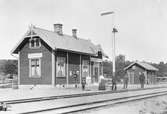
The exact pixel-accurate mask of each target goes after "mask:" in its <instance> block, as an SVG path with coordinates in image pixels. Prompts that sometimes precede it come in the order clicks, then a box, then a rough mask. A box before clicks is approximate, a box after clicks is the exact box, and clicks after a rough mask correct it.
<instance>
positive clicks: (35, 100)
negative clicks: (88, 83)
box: [0, 86, 167, 104]
mask: <svg viewBox="0 0 167 114" xmlns="http://www.w3.org/2000/svg"><path fill="white" fill-rule="evenodd" d="M160 88H167V87H166V86H164V87H153V88H144V89H131V90H118V91H98V92H89V93H82V94H70V95H61V96H48V97H38V98H29V99H18V100H5V101H0V102H5V103H7V104H19V103H28V102H39V101H47V100H56V99H65V98H75V97H85V96H93V95H101V94H111V93H122V92H128V91H141V90H150V89H160Z"/></svg>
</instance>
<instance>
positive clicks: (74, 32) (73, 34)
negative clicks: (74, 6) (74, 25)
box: [72, 29, 77, 38]
mask: <svg viewBox="0 0 167 114" xmlns="http://www.w3.org/2000/svg"><path fill="white" fill-rule="evenodd" d="M72 36H73V37H74V38H77V29H72Z"/></svg>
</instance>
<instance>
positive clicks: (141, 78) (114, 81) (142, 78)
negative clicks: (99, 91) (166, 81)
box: [81, 72, 145, 90]
mask: <svg viewBox="0 0 167 114" xmlns="http://www.w3.org/2000/svg"><path fill="white" fill-rule="evenodd" d="M128 82H129V77H128V74H127V73H126V74H125V76H124V78H123V89H127V88H128ZM139 82H140V85H141V88H144V84H145V76H144V73H143V72H139ZM81 84H82V90H85V85H86V80H85V79H82V82H81ZM112 90H117V78H116V76H114V77H113V78H112Z"/></svg>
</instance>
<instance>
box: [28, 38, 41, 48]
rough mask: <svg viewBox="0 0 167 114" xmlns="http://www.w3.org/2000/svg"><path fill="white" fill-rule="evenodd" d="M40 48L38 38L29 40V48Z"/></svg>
mask: <svg viewBox="0 0 167 114" xmlns="http://www.w3.org/2000/svg"><path fill="white" fill-rule="evenodd" d="M40 46H41V42H40V39H39V38H30V40H29V47H30V48H39V47H40Z"/></svg>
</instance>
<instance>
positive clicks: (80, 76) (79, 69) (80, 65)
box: [79, 54, 82, 84]
mask: <svg viewBox="0 0 167 114" xmlns="http://www.w3.org/2000/svg"><path fill="white" fill-rule="evenodd" d="M79 61H80V62H79V63H80V68H79V70H80V71H79V73H80V84H81V82H82V60H81V54H80V56H79Z"/></svg>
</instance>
